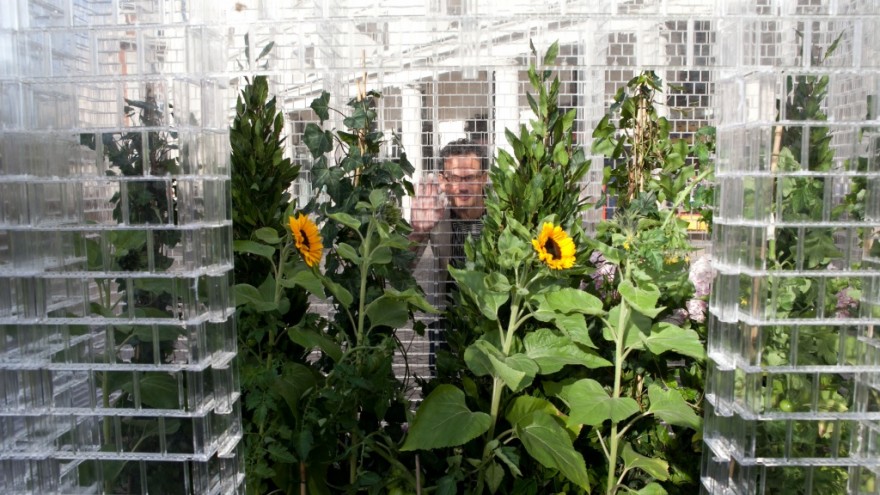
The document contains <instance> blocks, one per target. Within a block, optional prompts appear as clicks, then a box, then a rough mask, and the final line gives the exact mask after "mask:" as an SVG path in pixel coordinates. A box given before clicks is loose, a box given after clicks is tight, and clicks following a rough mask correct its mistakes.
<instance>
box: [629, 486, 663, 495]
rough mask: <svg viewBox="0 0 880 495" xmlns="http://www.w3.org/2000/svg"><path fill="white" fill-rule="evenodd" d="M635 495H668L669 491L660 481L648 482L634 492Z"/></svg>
mask: <svg viewBox="0 0 880 495" xmlns="http://www.w3.org/2000/svg"><path fill="white" fill-rule="evenodd" d="M636 494H637V495H668V494H669V492H667V491H666V489H665V488H663V485H661V484H660V483H648V484H647V485H645V486H644V487H643V488H642V489H641V490H639V491H637V492H636Z"/></svg>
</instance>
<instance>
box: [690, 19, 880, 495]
mask: <svg viewBox="0 0 880 495" xmlns="http://www.w3.org/2000/svg"><path fill="white" fill-rule="evenodd" d="M726 8H730V9H731V11H730V12H731V15H729V16H727V17H725V19H724V22H723V23H721V24H720V25H721V28H720V29H719V36H720V37H721V39H722V40H723V42H722V44H721V50H720V53H719V58H720V60H721V62H722V66H723V69H722V71H721V72H722V74H721V77H720V79H719V80H718V81H717V82H716V88H717V91H718V98H717V102H718V115H717V119H718V125H717V136H718V144H717V155H718V156H717V179H718V192H717V195H716V211H715V217H714V220H715V231H714V237H713V246H714V255H715V257H714V260H713V261H714V266H715V268H716V269H717V270H718V276H717V278H716V279H715V284H714V288H713V293H712V299H711V301H710V311H711V314H712V316H711V319H710V330H709V339H708V355H709V366H708V370H707V377H706V392H707V394H706V399H707V400H706V414H705V430H704V439H705V443H706V447H707V448H706V449H705V451H704V463H703V488H704V491H705V492H707V493H724V494H727V493H730V494H743V495H745V494H771V493H802V494H820V493H821V494H824V493H853V494H854V493H878V492H877V488H876V482H875V479H876V476H877V474H878V467H880V460H878V450H877V448H876V440H875V438H876V434H875V433H874V432H875V431H876V430H877V425H878V420H880V395H878V392H877V388H876V386H877V383H876V382H877V378H876V377H877V376H878V372H880V368H878V365H880V360H878V357H880V356H878V350H880V348H878V345H880V341H878V340H877V337H876V333H875V328H876V326H877V324H878V323H880V318H878V317H880V311H878V306H877V297H878V296H877V294H878V287H880V265H878V264H877V263H876V253H877V250H878V249H880V244H878V243H880V239H878V232H880V216H878V215H877V213H878V211H877V208H876V206H875V203H876V201H877V199H876V198H877V196H878V194H880V189H877V187H878V185H880V183H878V182H877V173H878V168H877V159H878V158H877V157H878V155H877V144H878V143H877V136H878V134H877V127H876V116H877V115H878V109H880V107H878V106H877V101H878V100H877V97H876V95H877V94H878V90H880V79H878V78H877V74H876V71H874V70H873V68H874V67H876V65H877V63H878V61H880V59H878V52H877V48H876V44H875V43H874V37H875V36H876V32H877V29H878V28H880V20H878V18H877V15H876V14H877V12H876V6H873V5H869V4H866V3H860V2H842V3H840V4H835V7H833V8H832V7H830V6H829V5H827V4H822V5H820V4H819V3H815V2H814V3H809V2H780V3H776V2H767V4H766V5H762V3H761V2H755V3H748V2H741V3H738V4H731V5H728V6H727V7H726ZM835 9H836V10H835ZM843 11H845V12H846V13H848V14H864V15H862V16H859V15H856V16H853V17H847V18H844V17H840V16H837V15H835V14H840V13H843Z"/></svg>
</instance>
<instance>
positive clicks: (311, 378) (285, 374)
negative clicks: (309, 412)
mask: <svg viewBox="0 0 880 495" xmlns="http://www.w3.org/2000/svg"><path fill="white" fill-rule="evenodd" d="M317 383H318V380H317V378H316V377H315V373H314V371H312V369H311V368H309V367H308V366H306V365H304V364H300V363H286V364H285V365H284V367H283V368H282V369H281V375H279V376H278V378H277V380H276V381H275V383H274V384H273V387H272V388H273V389H274V390H275V392H276V393H277V394H278V395H280V396H281V397H282V398H283V399H284V402H286V403H287V407H289V408H290V412H291V413H292V414H293V415H294V416H297V417H298V416H299V415H300V414H302V411H303V407H302V405H301V404H300V402H299V400H300V399H301V398H302V396H303V395H304V394H305V393H306V392H308V391H309V390H310V389H312V388H313V387H315V385H317Z"/></svg>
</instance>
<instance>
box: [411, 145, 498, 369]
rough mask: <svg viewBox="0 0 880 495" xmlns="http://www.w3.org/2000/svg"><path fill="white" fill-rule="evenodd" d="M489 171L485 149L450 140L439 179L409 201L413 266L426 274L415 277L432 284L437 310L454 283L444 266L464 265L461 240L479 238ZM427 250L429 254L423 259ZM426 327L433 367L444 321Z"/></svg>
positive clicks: (432, 299)
mask: <svg viewBox="0 0 880 495" xmlns="http://www.w3.org/2000/svg"><path fill="white" fill-rule="evenodd" d="M488 170H489V158H488V156H487V153H486V148H485V147H484V146H482V145H479V144H476V143H474V142H473V141H470V140H467V139H459V140H456V141H452V142H451V143H449V144H448V145H446V146H445V147H444V148H443V149H442V150H441V151H440V160H439V170H438V174H437V176H436V177H433V176H431V175H429V176H428V177H427V178H426V180H424V181H423V182H422V183H420V184H419V188H418V192H417V194H416V196H415V198H413V202H412V222H411V223H412V227H413V232H412V234H411V235H410V240H411V241H414V242H416V243H417V247H416V249H415V251H416V263H418V266H419V267H422V270H424V271H427V273H424V271H423V272H422V275H421V276H419V275H418V274H417V279H418V280H421V281H422V282H423V284H428V285H430V287H425V292H426V293H428V297H429V301H430V302H431V303H432V304H433V305H435V306H436V307H438V308H441V309H442V308H444V307H446V305H447V303H448V296H449V292H450V289H451V288H452V284H453V283H454V281H453V280H452V277H451V276H450V275H449V272H448V271H447V267H448V266H449V265H452V266H455V267H462V266H464V262H465V254H464V243H465V240H466V239H467V238H468V236H473V237H479V235H480V233H481V231H482V229H483V222H482V217H483V213H484V212H485V205H484V189H485V187H486V181H487V179H488ZM428 249H430V250H431V251H430V255H427V256H426V254H425V253H426V251H427V250H428ZM423 257H426V258H427V259H425V260H423V259H422V258H423ZM430 326H431V330H429V338H430V340H431V349H430V354H429V361H430V366H431V368H433V364H434V350H435V347H436V346H437V345H438V344H440V343H442V342H443V339H442V338H441V337H440V336H439V333H440V332H442V329H441V328H440V327H441V326H442V322H435V323H434V324H432V325H430Z"/></svg>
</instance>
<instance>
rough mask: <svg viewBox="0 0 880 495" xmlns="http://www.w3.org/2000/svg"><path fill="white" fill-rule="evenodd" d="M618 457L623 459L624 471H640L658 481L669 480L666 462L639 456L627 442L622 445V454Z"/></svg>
mask: <svg viewBox="0 0 880 495" xmlns="http://www.w3.org/2000/svg"><path fill="white" fill-rule="evenodd" d="M620 456H621V458H623V467H624V469H627V470H629V469H641V470H642V471H644V472H646V473H648V474H649V475H651V476H652V477H654V479H658V480H660V481H666V480H667V479H669V464H668V463H667V462H666V461H664V460H663V459H654V458H651V457H646V456H643V455H642V454H639V453H638V452H636V451H635V450H633V448H632V445H630V444H629V442H626V443H624V444H623V452H621V454H620Z"/></svg>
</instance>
